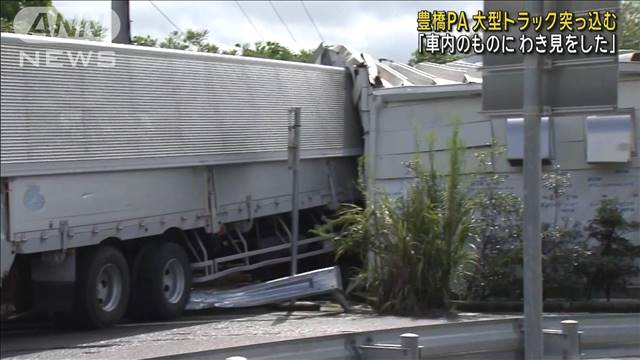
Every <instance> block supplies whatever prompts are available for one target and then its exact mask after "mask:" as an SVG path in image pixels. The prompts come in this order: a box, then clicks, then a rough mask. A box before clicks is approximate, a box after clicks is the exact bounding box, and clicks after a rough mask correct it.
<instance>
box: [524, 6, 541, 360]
mask: <svg viewBox="0 0 640 360" xmlns="http://www.w3.org/2000/svg"><path fill="white" fill-rule="evenodd" d="M542 4H543V2H542V1H530V2H527V5H528V6H529V8H530V10H529V13H530V14H532V16H533V15H541V14H542ZM541 78H542V72H541V70H540V57H539V56H538V55H537V54H535V53H533V54H529V55H527V56H525V57H524V74H523V80H524V89H523V90H524V92H523V97H524V98H523V110H524V161H523V177H524V224H523V240H524V251H523V262H524V264H523V267H524V269H523V278H524V326H525V329H524V352H525V360H540V359H542V356H543V339H542V241H541V237H540V178H541V175H542V169H541V164H540V163H541V159H540V113H541V101H540V99H541V98H540V90H541Z"/></svg>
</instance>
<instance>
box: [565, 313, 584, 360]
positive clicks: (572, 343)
mask: <svg viewBox="0 0 640 360" xmlns="http://www.w3.org/2000/svg"><path fill="white" fill-rule="evenodd" d="M561 324H562V334H563V335H564V344H563V349H562V358H563V359H565V360H580V337H579V335H578V322H577V321H575V320H564V321H562V322H561Z"/></svg>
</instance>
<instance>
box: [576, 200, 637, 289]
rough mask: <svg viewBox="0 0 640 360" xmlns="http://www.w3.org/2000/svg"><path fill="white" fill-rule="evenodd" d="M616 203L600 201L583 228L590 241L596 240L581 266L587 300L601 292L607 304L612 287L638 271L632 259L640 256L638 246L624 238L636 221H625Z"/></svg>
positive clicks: (634, 226)
mask: <svg viewBox="0 0 640 360" xmlns="http://www.w3.org/2000/svg"><path fill="white" fill-rule="evenodd" d="M616 203H617V202H616V200H614V199H605V200H602V201H601V202H600V206H599V207H598V209H597V210H596V216H595V218H594V219H593V220H591V221H590V222H589V224H588V225H587V227H586V231H587V232H588V237H589V239H593V240H595V241H596V245H595V246H592V247H591V250H590V254H589V256H588V257H587V258H586V259H585V261H584V262H583V263H582V264H581V271H582V273H583V274H584V275H585V277H586V278H587V296H588V297H589V298H590V297H591V296H592V293H593V290H602V291H604V294H605V296H606V298H607V301H609V300H610V299H611V291H612V289H613V287H614V286H616V285H619V284H621V283H624V281H625V280H626V279H627V278H628V277H630V276H634V275H637V274H638V273H639V271H640V269H639V268H638V266H637V265H635V264H634V257H636V256H639V255H640V246H637V245H632V244H631V242H630V241H629V240H628V239H627V238H625V237H624V235H626V234H628V233H630V232H632V231H635V230H637V229H638V227H639V225H638V222H637V221H629V220H627V219H625V217H624V216H623V214H622V211H620V209H619V208H618V206H617V204H616Z"/></svg>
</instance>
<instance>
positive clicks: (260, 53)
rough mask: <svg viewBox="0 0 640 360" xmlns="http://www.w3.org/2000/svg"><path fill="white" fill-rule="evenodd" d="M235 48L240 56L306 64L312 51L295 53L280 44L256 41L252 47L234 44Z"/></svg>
mask: <svg viewBox="0 0 640 360" xmlns="http://www.w3.org/2000/svg"><path fill="white" fill-rule="evenodd" d="M236 47H237V48H240V50H241V51H240V53H241V54H242V56H248V57H259V58H266V59H276V60H286V61H299V62H307V61H309V60H310V59H311V55H312V54H313V52H312V51H310V50H304V49H303V50H301V51H300V52H299V53H295V52H293V51H291V50H290V49H289V48H287V47H286V46H284V45H281V44H280V43H277V42H275V41H267V42H262V41H258V42H256V43H254V44H253V45H250V44H242V45H240V44H236Z"/></svg>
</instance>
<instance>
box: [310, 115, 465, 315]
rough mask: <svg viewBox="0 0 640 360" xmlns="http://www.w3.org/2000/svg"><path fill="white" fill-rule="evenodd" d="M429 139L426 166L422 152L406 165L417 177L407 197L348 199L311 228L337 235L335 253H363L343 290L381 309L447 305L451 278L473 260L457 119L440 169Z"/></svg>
mask: <svg viewBox="0 0 640 360" xmlns="http://www.w3.org/2000/svg"><path fill="white" fill-rule="evenodd" d="M433 143H434V141H433V139H432V140H431V141H430V147H429V148H430V149H429V150H430V151H429V164H428V166H427V167H425V166H424V165H423V164H422V161H421V160H420V158H419V157H416V159H415V160H414V161H411V162H410V163H409V164H407V166H408V168H409V169H410V170H411V173H412V174H413V177H414V180H413V181H412V182H411V184H410V185H409V186H408V189H407V192H406V195H405V196H402V197H398V198H395V199H392V198H390V197H389V196H387V195H386V194H382V195H380V197H379V198H377V199H366V200H367V201H366V205H365V206H358V205H345V206H344V207H343V208H342V209H341V210H340V211H339V212H338V213H337V215H336V216H335V217H334V218H331V219H327V220H326V222H325V223H324V224H323V225H321V226H318V227H316V229H314V232H315V233H316V234H319V235H322V236H325V237H327V238H330V239H332V240H333V241H334V242H335V244H336V249H337V253H336V254H337V256H338V257H341V256H343V255H345V254H347V253H348V254H353V255H356V256H358V257H359V258H360V261H361V263H362V264H363V265H362V266H360V267H359V268H358V273H357V276H356V277H355V278H354V279H353V281H352V283H351V286H350V288H349V289H348V291H354V292H356V293H358V294H360V295H361V296H362V297H364V298H365V299H367V300H368V301H369V302H370V303H371V304H372V305H373V306H374V307H375V308H376V310H378V311H379V312H389V313H397V314H423V313H426V312H429V311H431V310H433V309H443V308H448V306H449V295H450V292H451V284H452V281H453V279H454V277H456V276H457V275H459V272H460V270H461V269H462V268H463V267H464V265H465V264H466V263H467V262H468V261H471V260H472V255H471V254H472V253H473V252H472V251H470V249H469V244H468V241H467V240H468V238H469V237H470V233H471V224H472V221H471V219H472V202H471V200H470V198H469V197H468V195H467V193H468V191H467V188H466V187H465V186H463V183H462V166H463V144H462V143H461V140H460V136H459V127H458V125H457V124H455V125H454V131H453V134H452V137H451V138H450V139H449V158H448V169H447V171H445V172H444V173H439V172H437V171H436V165H435V155H434V153H435V152H434V151H433V150H434V149H433ZM360 168H362V163H361V165H360ZM360 174H362V172H361V173H360ZM360 179H362V177H360ZM361 186H362V182H361Z"/></svg>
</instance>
